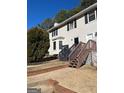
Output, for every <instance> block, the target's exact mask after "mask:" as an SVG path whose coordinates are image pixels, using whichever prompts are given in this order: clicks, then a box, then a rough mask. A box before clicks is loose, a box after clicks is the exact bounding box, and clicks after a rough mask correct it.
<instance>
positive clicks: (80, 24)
mask: <svg viewBox="0 0 124 93" xmlns="http://www.w3.org/2000/svg"><path fill="white" fill-rule="evenodd" d="M48 32H49V39H50V48H49V55H54V54H59V52H60V51H61V49H62V46H64V45H65V46H66V47H68V48H70V47H71V46H72V45H73V44H78V43H79V42H80V41H81V42H84V43H86V42H87V41H88V40H90V39H92V40H94V41H96V38H97V3H95V4H93V5H91V6H89V7H88V8H86V9H84V10H82V11H81V12H79V13H77V14H75V15H74V16H72V17H70V18H68V19H67V20H65V21H63V22H62V23H59V24H58V23H55V24H54V27H52V28H51V29H49V30H48Z"/></svg>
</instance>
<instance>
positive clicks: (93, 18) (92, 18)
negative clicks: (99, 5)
mask: <svg viewBox="0 0 124 93" xmlns="http://www.w3.org/2000/svg"><path fill="white" fill-rule="evenodd" d="M92 20H95V12H94V11H92V12H90V13H89V22H90V21H92Z"/></svg>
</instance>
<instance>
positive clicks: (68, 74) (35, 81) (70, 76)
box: [27, 62, 97, 93]
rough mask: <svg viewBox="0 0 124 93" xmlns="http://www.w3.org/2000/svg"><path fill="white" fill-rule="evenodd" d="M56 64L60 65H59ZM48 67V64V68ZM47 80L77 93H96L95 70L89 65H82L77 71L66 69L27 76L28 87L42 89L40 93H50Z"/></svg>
mask: <svg viewBox="0 0 124 93" xmlns="http://www.w3.org/2000/svg"><path fill="white" fill-rule="evenodd" d="M55 63H56V62H55ZM58 64H59V65H60V63H58ZM62 64H63V63H62ZM42 66H43V65H41V66H39V68H37V69H40V68H41V67H42ZM46 66H47V65H46ZM50 66H51V65H50V64H49V65H48V67H50ZM52 66H53V64H52ZM56 66H57V63H56ZM43 67H44V66H43ZM33 70H34V69H33ZM35 70H36V68H35ZM48 79H53V80H56V81H58V82H59V85H61V86H63V87H65V88H68V89H71V90H72V91H75V92H77V93H96V91H97V88H96V87H97V70H96V68H94V67H92V66H90V65H84V66H83V67H81V68H79V69H76V68H70V67H66V68H62V69H59V70H54V71H51V72H47V73H42V74H38V75H33V76H28V77H27V83H28V87H35V88H42V89H41V90H42V93H52V87H51V86H48V85H47V84H46V82H45V81H46V80H48Z"/></svg>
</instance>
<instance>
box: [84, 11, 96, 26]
mask: <svg viewBox="0 0 124 93" xmlns="http://www.w3.org/2000/svg"><path fill="white" fill-rule="evenodd" d="M95 13H97V12H96V10H92V11H90V12H88V13H87V14H85V24H87V23H89V22H90V21H93V20H95V19H96V14H95Z"/></svg>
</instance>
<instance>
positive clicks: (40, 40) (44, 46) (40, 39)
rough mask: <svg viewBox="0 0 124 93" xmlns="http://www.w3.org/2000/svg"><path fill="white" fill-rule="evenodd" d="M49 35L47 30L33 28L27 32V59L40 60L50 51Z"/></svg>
mask: <svg viewBox="0 0 124 93" xmlns="http://www.w3.org/2000/svg"><path fill="white" fill-rule="evenodd" d="M48 48H49V35H48V32H47V31H44V30H42V29H38V28H32V29H30V30H29V31H28V32H27V61H28V62H29V63H30V62H39V61H41V59H42V58H43V57H44V55H45V54H46V53H48Z"/></svg>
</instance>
